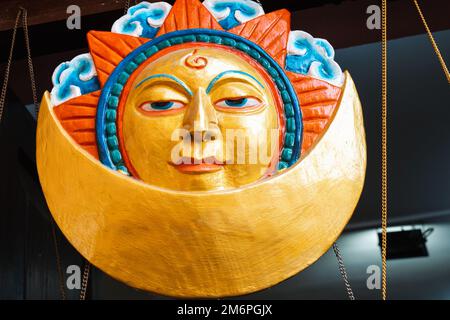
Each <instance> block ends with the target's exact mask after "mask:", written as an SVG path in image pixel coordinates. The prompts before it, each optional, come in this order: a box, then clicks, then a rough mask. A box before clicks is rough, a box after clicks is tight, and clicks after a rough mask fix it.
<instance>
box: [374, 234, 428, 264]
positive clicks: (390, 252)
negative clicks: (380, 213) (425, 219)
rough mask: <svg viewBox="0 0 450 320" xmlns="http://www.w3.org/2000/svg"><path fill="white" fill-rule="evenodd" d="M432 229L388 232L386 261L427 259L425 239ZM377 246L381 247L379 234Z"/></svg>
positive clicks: (379, 235)
mask: <svg viewBox="0 0 450 320" xmlns="http://www.w3.org/2000/svg"><path fill="white" fill-rule="evenodd" d="M432 232H433V229H432V228H428V229H426V230H425V231H422V229H420V228H414V227H412V228H411V229H404V228H400V230H398V228H397V229H396V230H388V232H387V254H386V259H387V260H390V259H404V258H417V257H428V256H429V253H428V249H427V246H426V242H427V237H428V236H429V235H430V234H431V233H432ZM378 241H379V242H378V245H379V246H380V247H381V232H380V231H379V232H378Z"/></svg>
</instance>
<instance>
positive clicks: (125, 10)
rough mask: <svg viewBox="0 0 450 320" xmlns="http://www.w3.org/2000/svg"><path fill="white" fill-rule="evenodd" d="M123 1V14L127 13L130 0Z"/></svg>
mask: <svg viewBox="0 0 450 320" xmlns="http://www.w3.org/2000/svg"><path fill="white" fill-rule="evenodd" d="M124 2H125V4H124V6H123V14H124V15H125V14H127V12H128V9H129V8H130V0H125V1H124Z"/></svg>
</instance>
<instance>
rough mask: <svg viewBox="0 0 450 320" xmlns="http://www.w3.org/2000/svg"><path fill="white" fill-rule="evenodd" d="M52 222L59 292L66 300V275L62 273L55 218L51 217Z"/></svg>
mask: <svg viewBox="0 0 450 320" xmlns="http://www.w3.org/2000/svg"><path fill="white" fill-rule="evenodd" d="M50 221H51V226H52V235H53V244H54V246H55V256H56V268H57V270H58V275H59V290H60V292H61V299H62V300H66V298H67V297H66V290H65V289H64V274H63V271H62V265H61V257H60V255H59V246H58V238H57V236H56V226H55V221H54V220H53V217H50Z"/></svg>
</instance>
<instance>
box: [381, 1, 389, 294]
mask: <svg viewBox="0 0 450 320" xmlns="http://www.w3.org/2000/svg"><path fill="white" fill-rule="evenodd" d="M381 37H382V40H381V47H382V48H381V73H382V75H381V96H382V100H381V229H382V231H381V233H382V234H381V263H382V280H381V281H382V289H381V293H382V299H383V300H386V298H387V272H386V271H387V268H386V251H387V219H388V206H387V203H388V193H387V190H388V180H387V173H388V172H387V170H388V168H387V161H388V153H387V45H388V44H387V0H382V30H381Z"/></svg>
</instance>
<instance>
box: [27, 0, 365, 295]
mask: <svg viewBox="0 0 450 320" xmlns="http://www.w3.org/2000/svg"><path fill="white" fill-rule="evenodd" d="M215 3H216V1H212V0H208V1H205V2H204V3H203V4H201V3H199V2H198V1H194V0H178V1H177V2H176V3H175V5H174V6H173V7H172V8H170V5H167V4H166V5H161V4H158V6H159V7H155V6H154V5H155V4H149V3H144V4H140V5H141V7H138V8H134V7H132V8H134V11H133V10H131V12H130V11H129V13H128V16H124V17H126V18H132V16H133V12H134V13H136V12H137V11H138V9H139V10H142V9H140V8H144V9H152V10H156V9H158V10H160V11H162V12H163V13H164V12H166V11H167V12H168V13H167V14H166V15H164V14H162V15H161V27H158V28H157V30H155V33H156V32H158V34H156V37H155V38H154V40H150V41H149V40H148V39H144V38H142V37H136V35H133V36H129V35H128V36H126V35H120V34H114V33H99V32H96V33H90V34H89V35H88V41H89V43H90V51H91V56H92V59H93V63H94V65H95V70H96V74H95V77H92V76H91V77H90V78H89V72H88V71H89V70H87V71H86V70H85V69H83V70H82V72H79V73H78V78H77V81H78V80H79V79H81V80H83V81H84V82H83V84H80V89H79V92H78V93H77V92H75V91H76V90H74V89H73V86H74V83H78V82H73V80H70V77H69V76H68V74H69V73H70V72H69V71H70V70H69V69H70V68H72V69H77V68H78V67H80V66H83V67H85V66H86V65H87V64H86V63H84V64H83V63H81V62H80V61H78V62H77V61H75V62H72V64H66V65H63V66H62V67H61V68H63V70H59V69H57V70H56V71H55V74H56V76H55V74H54V82H55V88H54V90H52V93H51V94H50V93H49V92H46V93H45V94H44V97H43V99H42V103H41V109H40V110H41V111H40V113H39V119H38V129H37V148H36V156H37V165H38V172H39V178H40V182H41V185H42V188H43V190H44V194H45V197H46V200H47V203H48V206H49V209H50V211H51V212H52V215H53V217H54V218H55V221H56V222H57V224H58V226H59V227H60V228H61V230H62V231H63V233H64V235H65V236H66V237H67V239H68V240H69V241H70V242H71V243H72V245H73V246H74V247H75V248H76V249H77V250H78V251H79V252H80V253H81V254H82V255H83V256H84V257H85V258H86V259H88V260H89V261H90V262H91V263H93V264H94V265H95V266H97V267H98V268H100V269H101V270H103V271H105V272H106V273H108V274H109V275H110V276H112V277H114V278H116V279H118V280H120V281H123V282H125V283H127V284H129V285H130V286H133V287H136V288H139V289H143V290H146V291H151V292H155V293H159V294H163V295H167V296H175V297H225V296H236V295H242V294H247V293H251V292H255V291H258V290H261V289H264V288H267V287H270V286H272V285H275V284H277V283H279V282H281V281H283V280H285V279H287V278H288V277H291V276H293V275H295V274H296V273H298V272H299V271H301V270H303V269H304V268H306V267H308V266H309V265H311V264H312V263H313V262H315V261H316V260H317V259H318V258H319V257H320V256H321V255H323V254H324V253H325V252H326V251H327V250H328V248H329V247H330V246H331V245H332V243H333V242H334V241H335V240H336V239H337V238H338V236H339V234H340V233H341V232H342V230H343V229H344V227H345V225H346V224H347V222H348V221H349V219H350V217H351V216H352V213H353V211H354V209H355V207H356V204H357V202H358V200H359V197H360V194H361V191H362V188H363V184H364V177H365V170H366V145H365V134H364V125H363V118H362V110H361V104H360V101H359V98H358V94H357V91H356V88H355V85H354V83H353V80H352V78H351V76H350V74H349V73H348V72H345V73H342V74H341V80H339V79H338V80H336V79H335V78H333V79H331V78H330V79H327V80H323V79H320V77H321V73H320V72H319V71H320V70H319V71H317V70H316V71H317V72H316V73H314V72H312V71H311V68H315V67H314V66H315V65H316V64H315V63H314V61H316V60H319V61H321V63H322V64H323V65H325V64H327V63H329V64H330V66H331V67H329V68H335V65H334V61H331V60H332V58H331V57H332V56H334V52H333V53H332V54H331V51H329V50H328V51H327V50H325V49H324V50H322V49H321V50H318V51H317V52H319V53H320V54H322V55H326V56H327V57H328V58H327V59H328V60H327V59H325V58H323V57H322V56H313V57H312V56H308V57H307V58H305V56H304V57H303V58H302V59H303V60H302V61H304V59H310V60H311V61H312V60H314V59H315V60H314V61H312V62H311V61H310V62H311V63H309V67H310V69H309V70H310V72H312V73H310V74H309V75H306V74H301V72H300V71H301V70H300V69H299V70H297V69H296V70H294V71H295V72H294V71H288V70H287V69H289V68H290V67H289V65H291V66H292V64H295V65H299V62H298V59H299V56H300V55H298V54H297V55H291V56H289V54H286V52H288V53H289V50H288V51H286V50H285V48H286V47H288V45H289V41H288V35H289V32H286V36H285V37H284V38H283V36H279V31H280V28H281V27H282V28H285V29H286V31H289V25H288V24H287V23H285V22H286V21H287V22H289V19H288V18H286V17H287V15H286V14H287V12H286V11H285V10H281V11H280V12H275V14H274V13H272V14H267V15H262V13H261V12H260V6H259V5H257V4H255V3H253V2H251V1H237V3H242V5H251V6H252V7H251V8H253V9H254V14H255V15H256V17H253V18H252V19H249V20H248V21H247V22H244V23H242V21H237V20H239V19H241V20H242V17H241V15H235V16H234V20H233V19H228V18H223V17H221V16H220V15H219V14H218V13H217V12H216V11H215V10H219V9H218V7H215V6H214V4H215ZM249 3H250V4H249ZM138 6H139V5H138ZM189 6H191V7H195V8H198V10H190V11H189V12H198V14H199V15H200V16H201V17H203V19H197V18H198V17H197V18H196V17H193V16H192V17H190V18H191V19H192V21H194V22H195V21H197V22H196V23H197V24H196V23H194V22H192V26H190V27H189V26H186V25H184V26H183V25H182V23H180V21H181V20H179V21H178V23H174V22H173V21H174V20H176V19H177V14H178V13H179V12H180V11H181V10H185V8H186V7H189ZM132 8H130V9H132ZM165 10H166V11H165ZM261 10H262V9H261ZM219 11H220V10H219ZM158 12H159V11H158ZM219 13H220V12H219ZM183 14H184V11H183ZM204 17H207V18H208V19H204ZM218 17H219V18H218ZM220 17H221V18H220ZM236 17H239V19H238V18H236ZM216 19H217V20H216ZM235 20H236V21H235ZM205 21H207V23H208V28H207V26H205V25H202V24H204V23H206V22H205ZM217 21H219V22H221V23H218V22H217ZM274 21H275V22H274ZM283 21H284V22H283ZM122 22H123V21H122ZM239 22H241V23H240V24H239V25H237V26H236V25H235V24H236V23H239ZM280 22H281V23H284V24H282V26H280V25H279V24H278V23H280ZM246 24H247V26H248V25H249V24H252V26H253V27H252V28H253V29H252V30H253V34H252V35H246V34H245V28H246V27H245V26H246ZM154 25H155V24H154ZM175 25H176V26H177V28H181V29H177V30H173V28H174V26H175ZM258 26H259V27H260V28H261V30H265V34H266V36H265V38H264V39H262V40H261V39H259V40H258V41H259V42H258V43H259V44H258V46H257V47H253V50H257V51H258V50H261V52H260V53H258V55H259V58H258V57H257V55H256V54H255V53H254V52H251V53H250V51H249V50H252V47H251V46H252V43H251V42H250V41H254V38H252V37H253V36H257V35H258V28H259V27H258ZM119 27H120V25H119V26H117V25H116V24H115V27H114V26H113V31H116V32H117V30H119V29H120V28H119ZM193 28H194V29H193ZM223 29H225V30H227V31H226V32H225V31H222V30H223ZM271 29H274V30H275V31H276V32H277V33H276V34H275V33H274V34H272V35H271V33H270V32H267V30H269V31H270V30H271ZM205 30H209V31H205ZM211 30H213V31H211ZM230 30H231V31H230ZM255 30H256V31H255ZM143 32H144V31H142V30H141V34H140V35H139V36H142V33H143ZM147 32H149V31H148V30H147ZM255 32H256V34H255ZM261 33H262V31H260V32H259V35H261ZM229 34H233V36H231V35H229ZM236 34H239V36H235V35H236ZM294 35H295V36H300V37H301V39H302V41H306V43H310V42H308V41H310V40H311V39H312V38H311V39H310V38H309V35H308V36H305V34H304V33H302V34H294ZM105 36H106V37H105ZM154 36H155V34H154V35H152V37H154ZM174 36H176V38H174ZM291 36H292V32H291V34H290V35H289V37H291ZM111 37H113V38H114V39H113V40H112V41H110V42H108V40H107V39H108V38H111ZM192 37H193V38H192ZM241 37H242V39H244V37H245V38H246V39H250V41H248V42H247V41H244V40H242V39H241ZM259 38H261V36H259ZM267 38H268V40H267ZM105 39H106V40H105ZM158 39H160V40H161V42H157V40H158ZM174 39H175V40H174ZM189 39H192V40H193V42H190V41H189ZM295 39H298V38H295ZM319 40H321V41H319ZM319 40H317V39H316V40H314V41H316V42H314V43H315V45H317V46H319V44H320V45H324V44H323V42H322V41H324V40H322V39H319ZM152 41H155V42H152ZM171 41H173V42H171ZM278 41H281V42H280V43H278ZM311 41H313V40H311ZM113 42H115V43H118V42H121V43H122V44H121V47H120V46H116V47H114V44H113ZM124 43H125V44H124ZM168 43H169V44H170V43H171V45H167V44H168ZM311 43H313V42H311ZM162 44H164V45H167V46H164V45H162ZM294 44H295V43H294ZM302 44H304V43H303V42H302ZM230 46H231V47H230ZM325 46H326V44H325ZM99 48H100V49H102V50H103V51H102V50H100V51H99ZM107 48H109V49H111V48H114V50H107ZM277 48H278V49H277ZM280 48H281V49H282V50H279V49H280ZM325 48H326V49H329V48H328V47H325ZM246 49H248V50H247V51H245V50H246ZM263 49H264V50H265V51H263ZM294 49H295V48H294ZM299 50H300V49H299ZM245 52H247V53H245ZM264 52H269V53H270V55H267V56H266V54H265V53H264ZM278 52H279V54H278V55H277V53H278ZM294 52H295V50H294ZM319 53H318V54H319ZM249 56H250V57H251V59H250V58H249ZM83 58H85V57H83ZM258 59H260V60H258ZM261 59H265V60H261ZM292 59H293V60H292ZM130 61H131V62H132V63H133V64H134V65H132V67H130V63H131V62H130ZM261 61H266V62H267V63H268V64H270V63H272V65H266V63H265V62H261ZM275 62H276V64H277V65H278V66H277V65H275V64H274V63H275ZM311 66H312V67H311ZM281 67H282V68H284V69H282V68H281ZM316 67H317V65H316ZM127 68H131V69H127ZM291 69H292V68H291ZM294 69H295V68H294ZM66 70H69V71H66ZM117 70H119V71H117ZM124 70H128V71H129V72H128V77H125V78H123V74H125V72H124ZM283 70H284V71H283ZM333 70H338V69H333ZM338 71H340V69H339V70H338ZM64 72H65V73H64ZM302 72H303V71H302ZM305 72H306V71H305ZM121 77H122V78H121ZM55 79H56V81H55ZM67 79H69V80H70V81H72V82H70V84H71V85H72V87H70V86H66V87H65V88H64V83H63V81H62V80H67ZM92 79H94V80H95V81H97V84H96V83H95V82H93V81H92ZM69 80H68V81H69ZM58 81H59V82H58ZM89 81H91V82H89ZM339 81H342V82H339ZM57 85H58V86H57ZM96 85H98V86H99V88H96V87H95V86H96ZM87 87H89V89H86V88H87ZM289 87H291V88H292V90H291V91H289V90H288V89H289ZM280 88H281V89H280ZM96 89H100V90H96ZM83 90H88V91H87V92H83ZM74 92H75V93H74ZM106 92H108V93H107V94H106ZM64 94H67V95H68V97H66V98H64ZM289 99H290V100H289ZM297 99H298V100H297ZM102 105H104V106H105V107H104V108H103V107H102ZM287 107H296V110H294V111H292V110H288V108H287ZM299 107H301V108H302V109H301V110H300V108H299ZM102 108H103V109H102ZM102 112H103V113H102ZM296 115H298V118H296V117H297V116H296ZM197 125H199V126H201V127H202V129H198V128H196V126H197ZM99 128H100V129H99ZM180 128H181V129H184V130H187V135H188V136H189V137H190V135H191V134H192V136H194V135H195V133H196V132H197V131H202V132H206V133H208V134H210V135H213V134H215V135H217V137H218V138H215V139H209V140H208V141H204V139H203V138H202V139H200V141H198V140H192V141H191V140H189V145H192V144H194V145H195V144H196V143H198V144H201V145H203V144H206V142H208V143H210V145H212V146H213V147H212V148H209V149H208V150H209V151H208V152H209V153H208V154H207V156H202V157H203V158H202V157H200V158H201V159H200V160H205V159H207V158H208V159H209V158H214V161H215V162H211V163H210V162H206V161H204V162H201V163H187V164H186V163H181V164H178V163H176V161H174V160H173V159H172V158H170V157H169V155H170V151H171V150H173V148H174V145H175V143H174V142H173V141H171V140H170V134H169V133H172V131H173V129H180ZM232 128H238V129H242V130H246V129H249V130H250V131H252V132H256V134H257V135H258V136H261V135H262V134H263V133H265V132H266V131H267V132H268V131H271V130H272V131H273V130H275V131H276V132H277V135H276V138H275V139H274V140H275V141H276V143H275V142H274V141H272V142H271V143H270V148H272V150H275V152H274V154H273V155H272V157H271V158H270V159H269V161H266V162H265V163H259V162H258V163H257V164H255V163H253V164H247V163H244V164H239V163H229V162H228V161H229V157H228V155H224V154H227V153H226V152H224V153H221V152H219V151H220V150H222V147H223V148H225V147H224V146H225V144H226V141H225V139H224V138H222V137H221V135H220V133H221V132H225V129H230V130H231V129H232ZM297 132H298V135H297ZM167 134H169V136H167ZM302 135H303V137H302ZM183 137H186V136H185V135H184V136H183ZM291 139H293V140H291ZM245 141H247V140H245ZM278 142H281V145H279V144H278ZM183 143H184V142H183ZM256 145H258V143H257V144H256ZM183 146H184V145H183ZM258 146H259V145H258ZM296 146H297V149H296ZM270 148H269V149H270ZM189 150H190V149H189ZM211 150H212V151H211ZM246 150H248V149H246ZM190 152H191V151H190ZM189 155H191V156H190V157H188V158H189V160H191V158H192V159H198V158H199V157H197V154H196V153H195V151H192V153H189ZM233 155H234V154H233ZM245 155H246V156H248V155H249V154H248V151H247V153H245ZM234 156H235V157H236V155H234ZM296 156H297V158H296ZM184 158H186V157H183V160H184ZM171 159H172V160H171ZM232 160H236V158H233V159H232ZM108 161H110V162H108Z"/></svg>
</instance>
